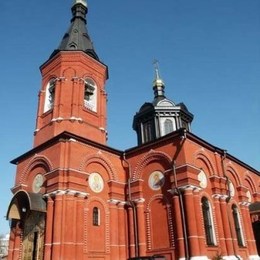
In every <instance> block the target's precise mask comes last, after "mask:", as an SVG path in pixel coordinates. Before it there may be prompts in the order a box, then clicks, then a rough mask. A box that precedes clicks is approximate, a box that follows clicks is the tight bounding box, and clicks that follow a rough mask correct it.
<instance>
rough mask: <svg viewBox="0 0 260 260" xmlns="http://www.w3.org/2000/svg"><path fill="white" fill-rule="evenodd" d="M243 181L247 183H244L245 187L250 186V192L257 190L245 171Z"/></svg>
mask: <svg viewBox="0 0 260 260" xmlns="http://www.w3.org/2000/svg"><path fill="white" fill-rule="evenodd" d="M245 182H246V184H248V185H245V186H246V187H247V188H250V191H251V194H253V193H255V192H257V186H256V183H255V182H254V180H253V179H252V178H251V176H250V175H249V173H248V172H246V173H245Z"/></svg>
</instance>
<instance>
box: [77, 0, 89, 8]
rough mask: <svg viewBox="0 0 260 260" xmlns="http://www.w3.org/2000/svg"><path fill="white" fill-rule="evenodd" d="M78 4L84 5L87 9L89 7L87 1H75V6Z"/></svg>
mask: <svg viewBox="0 0 260 260" xmlns="http://www.w3.org/2000/svg"><path fill="white" fill-rule="evenodd" d="M76 4H82V5H84V6H85V7H87V6H88V5H87V1H86V0H74V3H73V6H74V5H76Z"/></svg>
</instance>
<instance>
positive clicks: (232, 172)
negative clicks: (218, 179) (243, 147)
mask: <svg viewBox="0 0 260 260" xmlns="http://www.w3.org/2000/svg"><path fill="white" fill-rule="evenodd" d="M226 174H227V175H229V174H230V175H231V176H232V177H233V179H234V180H235V182H236V183H233V184H234V185H235V187H237V186H241V185H242V179H241V177H240V176H239V174H238V172H237V170H236V169H235V168H234V166H231V165H229V164H226Z"/></svg>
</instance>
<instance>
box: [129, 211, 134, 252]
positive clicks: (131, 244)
mask: <svg viewBox="0 0 260 260" xmlns="http://www.w3.org/2000/svg"><path fill="white" fill-rule="evenodd" d="M128 233H129V247H130V248H129V257H135V239H134V221H133V209H132V207H128Z"/></svg>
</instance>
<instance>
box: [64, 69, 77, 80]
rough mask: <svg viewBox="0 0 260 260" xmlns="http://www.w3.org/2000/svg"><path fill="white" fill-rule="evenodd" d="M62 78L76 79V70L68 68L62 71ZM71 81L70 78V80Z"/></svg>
mask: <svg viewBox="0 0 260 260" xmlns="http://www.w3.org/2000/svg"><path fill="white" fill-rule="evenodd" d="M62 76H63V77H65V78H66V76H69V77H76V70H75V69H73V68H72V67H68V68H66V69H64V70H63V71H62ZM68 79H69V80H70V78H68Z"/></svg>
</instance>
